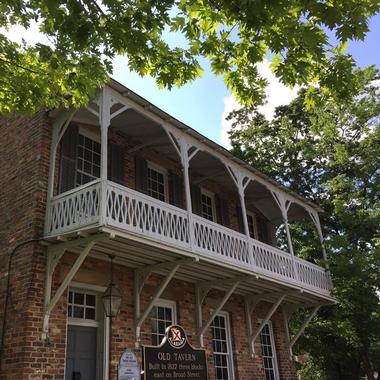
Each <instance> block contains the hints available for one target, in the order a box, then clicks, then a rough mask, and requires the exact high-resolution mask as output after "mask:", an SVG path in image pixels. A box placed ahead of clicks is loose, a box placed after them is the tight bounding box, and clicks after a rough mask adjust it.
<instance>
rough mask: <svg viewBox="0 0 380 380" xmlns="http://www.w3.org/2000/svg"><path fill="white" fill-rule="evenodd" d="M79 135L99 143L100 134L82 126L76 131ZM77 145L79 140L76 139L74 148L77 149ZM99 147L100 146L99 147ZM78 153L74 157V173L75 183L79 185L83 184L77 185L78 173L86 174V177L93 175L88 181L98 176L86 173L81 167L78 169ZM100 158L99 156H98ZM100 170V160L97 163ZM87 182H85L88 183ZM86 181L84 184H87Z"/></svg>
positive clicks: (94, 179)
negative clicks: (76, 142)
mask: <svg viewBox="0 0 380 380" xmlns="http://www.w3.org/2000/svg"><path fill="white" fill-rule="evenodd" d="M78 133H79V135H82V136H83V137H85V138H87V139H90V140H92V141H94V142H96V143H98V144H100V145H101V141H100V136H99V135H98V134H96V133H95V132H92V131H89V130H88V129H86V128H83V127H79V131H78ZM78 146H79V141H78V144H77V146H76V149H77V151H78ZM100 149H101V147H100ZM78 159H79V157H78V154H77V157H76V173H75V185H76V186H78V187H80V186H83V184H82V185H77V183H78V174H81V175H86V176H88V177H93V179H92V180H91V181H89V182H92V181H96V180H97V179H99V178H100V177H95V176H94V175H92V174H90V173H87V172H85V171H83V170H82V169H79V168H78ZM100 159H101V157H100ZM100 171H101V162H100V165H99V172H100ZM89 182H87V183H89ZM87 183H86V184H87Z"/></svg>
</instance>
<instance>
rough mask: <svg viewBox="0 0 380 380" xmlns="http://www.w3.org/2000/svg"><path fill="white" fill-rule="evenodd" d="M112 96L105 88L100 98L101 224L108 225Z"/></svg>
mask: <svg viewBox="0 0 380 380" xmlns="http://www.w3.org/2000/svg"><path fill="white" fill-rule="evenodd" d="M110 112H111V96H110V95H109V94H108V92H107V89H106V88H104V89H103V90H102V92H101V94H100V96H99V124H100V142H101V151H100V179H101V190H100V210H99V212H100V224H106V218H107V180H108V128H109V126H110V124H111V115H110Z"/></svg>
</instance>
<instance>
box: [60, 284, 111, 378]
mask: <svg viewBox="0 0 380 380" xmlns="http://www.w3.org/2000/svg"><path fill="white" fill-rule="evenodd" d="M70 289H78V290H83V291H89V292H92V293H96V295H97V299H99V301H100V295H101V294H103V293H104V292H105V291H106V289H107V288H106V287H105V286H99V285H93V284H87V283H85V282H77V281H72V282H71V283H70V284H69V286H68V288H67V295H66V297H67V303H66V305H68V301H69V290H70ZM100 306H101V305H100ZM66 307H67V306H66ZM66 312H67V311H66ZM69 325H73V326H87V327H96V328H99V326H100V322H99V321H91V320H87V321H86V320H83V321H80V320H78V321H70V320H69V317H68V316H67V314H66V336H65V360H64V372H63V378H64V379H65V378H66V354H67V340H68V328H69ZM98 333H99V330H98ZM109 334H110V319H109V318H108V317H104V326H103V337H102V338H103V376H102V378H101V379H99V380H108V374H109Z"/></svg>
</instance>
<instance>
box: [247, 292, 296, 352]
mask: <svg viewBox="0 0 380 380" xmlns="http://www.w3.org/2000/svg"><path fill="white" fill-rule="evenodd" d="M276 294H277V295H279V297H278V299H277V301H276V302H275V303H274V304H273V306H272V307H271V308H270V310H269V311H268V313H267V315H266V316H265V318H264V319H263V320H262V322H261V323H260V325H259V326H258V327H257V328H256V329H255V330H253V327H252V312H253V310H254V308H255V307H256V305H257V304H258V303H259V302H260V301H262V300H263V299H264V298H266V297H267V296H268V294H260V295H257V296H250V297H246V300H245V310H246V318H247V328H248V343H249V351H250V354H251V357H252V358H254V357H255V340H256V338H257V337H258V336H259V335H260V333H261V331H262V329H263V328H264V326H265V325H266V324H267V323H268V321H269V320H270V319H271V317H272V315H273V314H274V313H275V311H276V310H277V309H278V307H279V306H280V304H281V302H282V301H283V300H284V298H285V297H286V296H287V295H288V294H289V293H288V292H286V293H276Z"/></svg>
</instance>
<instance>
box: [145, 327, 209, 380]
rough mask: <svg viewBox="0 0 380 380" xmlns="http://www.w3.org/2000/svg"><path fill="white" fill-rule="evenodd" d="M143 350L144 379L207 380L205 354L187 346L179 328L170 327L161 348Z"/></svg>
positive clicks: (201, 350)
mask: <svg viewBox="0 0 380 380" xmlns="http://www.w3.org/2000/svg"><path fill="white" fill-rule="evenodd" d="M142 351H143V352H142V355H143V364H144V380H157V379H172V380H173V379H177V380H178V379H186V380H207V364H206V352H205V350H203V349H195V348H193V347H192V346H191V345H190V344H189V342H188V341H187V338H186V334H185V331H184V330H183V328H182V327H181V326H178V325H173V326H169V327H168V328H167V330H166V337H165V339H164V340H163V342H162V343H161V345H160V346H143V347H142Z"/></svg>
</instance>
